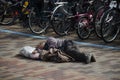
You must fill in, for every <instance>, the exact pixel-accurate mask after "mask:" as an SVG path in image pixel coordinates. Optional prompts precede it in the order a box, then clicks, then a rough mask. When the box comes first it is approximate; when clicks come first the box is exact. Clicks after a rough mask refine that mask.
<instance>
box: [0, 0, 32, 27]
mask: <svg viewBox="0 0 120 80" xmlns="http://www.w3.org/2000/svg"><path fill="white" fill-rule="evenodd" d="M29 12H30V9H29V0H22V1H17V2H16V3H15V4H12V5H10V6H9V7H7V8H6V9H5V10H4V13H3V15H2V20H1V22H0V24H2V25H12V24H13V23H14V22H15V21H16V20H17V19H19V20H21V21H22V23H24V24H26V25H28V24H27V23H28V22H27V18H28V17H27V15H28V14H29ZM26 25H25V26H26Z"/></svg>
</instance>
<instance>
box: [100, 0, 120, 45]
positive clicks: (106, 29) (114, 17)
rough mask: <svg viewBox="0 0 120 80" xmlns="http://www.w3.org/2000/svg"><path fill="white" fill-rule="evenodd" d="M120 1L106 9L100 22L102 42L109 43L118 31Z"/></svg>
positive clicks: (119, 24) (119, 28)
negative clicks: (115, 5)
mask: <svg viewBox="0 0 120 80" xmlns="http://www.w3.org/2000/svg"><path fill="white" fill-rule="evenodd" d="M119 16H120V2H119V1H117V7H114V8H112V9H110V10H108V11H106V12H105V13H104V15H103V17H102V22H101V36H102V39H103V41H104V42H106V43H110V42H112V41H114V40H115V39H116V37H117V36H118V34H119V32H120V27H119V26H120V18H119Z"/></svg>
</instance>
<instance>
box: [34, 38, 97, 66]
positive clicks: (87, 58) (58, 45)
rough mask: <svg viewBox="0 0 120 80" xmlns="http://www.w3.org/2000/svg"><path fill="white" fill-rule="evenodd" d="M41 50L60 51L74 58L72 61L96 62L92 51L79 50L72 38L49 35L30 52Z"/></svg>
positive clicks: (36, 52) (35, 52)
mask: <svg viewBox="0 0 120 80" xmlns="http://www.w3.org/2000/svg"><path fill="white" fill-rule="evenodd" d="M41 50H44V51H48V53H55V51H54V50H58V51H61V52H63V53H64V54H66V55H67V56H70V57H71V58H72V59H74V60H72V61H77V62H84V63H87V64H88V63H90V62H96V59H95V56H94V55H93V54H92V53H84V52H81V51H80V49H79V47H78V46H77V45H76V44H75V43H74V42H73V41H72V40H68V39H58V38H54V37H49V38H48V39H47V40H46V41H45V42H40V43H39V44H38V45H37V46H36V49H35V50H34V51H33V52H32V53H34V54H38V53H40V52H41ZM44 51H43V52H44ZM41 53H42V52H41Z"/></svg>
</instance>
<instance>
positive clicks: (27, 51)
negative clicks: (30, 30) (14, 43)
mask: <svg viewBox="0 0 120 80" xmlns="http://www.w3.org/2000/svg"><path fill="white" fill-rule="evenodd" d="M19 55H21V56H24V57H27V58H30V59H35V60H42V61H51V62H59V63H60V62H72V61H74V59H73V58H72V57H70V56H69V55H67V54H65V53H64V52H62V51H61V50H59V49H55V48H54V49H53V50H52V52H51V51H49V50H43V49H40V48H39V49H38V48H34V47H31V46H25V47H23V48H21V50H20V52H19Z"/></svg>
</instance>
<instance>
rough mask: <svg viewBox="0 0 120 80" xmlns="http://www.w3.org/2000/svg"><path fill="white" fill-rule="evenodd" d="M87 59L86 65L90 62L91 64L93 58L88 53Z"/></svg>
mask: <svg viewBox="0 0 120 80" xmlns="http://www.w3.org/2000/svg"><path fill="white" fill-rule="evenodd" d="M85 57H86V59H85V63H86V64H88V63H90V62H91V57H92V56H91V54H88V53H86V54H85Z"/></svg>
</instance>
